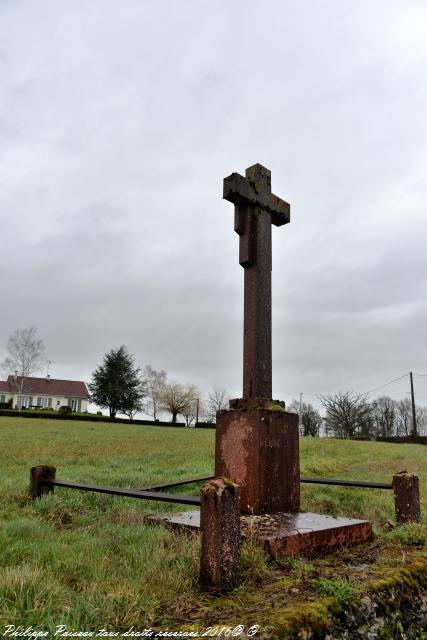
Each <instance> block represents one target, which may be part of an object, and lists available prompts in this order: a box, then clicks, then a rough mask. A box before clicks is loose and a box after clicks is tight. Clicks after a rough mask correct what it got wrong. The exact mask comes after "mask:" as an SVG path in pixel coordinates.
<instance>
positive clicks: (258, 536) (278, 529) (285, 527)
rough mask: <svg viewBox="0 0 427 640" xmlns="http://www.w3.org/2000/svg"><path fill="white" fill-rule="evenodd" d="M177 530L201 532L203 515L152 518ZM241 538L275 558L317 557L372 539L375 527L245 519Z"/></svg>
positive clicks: (341, 521) (291, 518)
mask: <svg viewBox="0 0 427 640" xmlns="http://www.w3.org/2000/svg"><path fill="white" fill-rule="evenodd" d="M150 521H151V522H154V523H156V524H164V525H166V526H169V527H172V528H174V529H179V530H181V531H182V530H186V529H187V528H188V527H189V528H190V530H192V531H197V530H199V528H200V515H199V511H186V512H184V513H179V514H177V513H175V514H168V515H165V516H156V517H154V516H153V517H151V518H150ZM240 522H241V537H242V539H245V538H249V539H251V540H253V539H255V540H257V541H258V542H259V543H260V544H261V545H262V546H263V547H264V548H265V550H266V551H267V552H268V553H270V554H271V555H272V556H276V555H280V556H282V557H286V556H315V555H318V554H321V553H327V552H329V551H333V550H334V549H335V548H337V547H340V546H342V545H344V546H345V545H350V544H353V543H356V542H362V541H364V540H370V539H371V537H372V524H371V523H370V522H368V521H367V520H357V519H354V518H333V517H332V516H323V515H319V514H317V513H275V514H266V515H258V516H249V515H242V516H241V517H240Z"/></svg>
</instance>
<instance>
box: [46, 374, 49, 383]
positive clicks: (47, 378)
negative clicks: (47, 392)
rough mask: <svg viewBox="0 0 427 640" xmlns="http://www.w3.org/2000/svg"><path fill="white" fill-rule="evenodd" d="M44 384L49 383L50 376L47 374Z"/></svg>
mask: <svg viewBox="0 0 427 640" xmlns="http://www.w3.org/2000/svg"><path fill="white" fill-rule="evenodd" d="M46 382H50V375H49V374H47V376H46Z"/></svg>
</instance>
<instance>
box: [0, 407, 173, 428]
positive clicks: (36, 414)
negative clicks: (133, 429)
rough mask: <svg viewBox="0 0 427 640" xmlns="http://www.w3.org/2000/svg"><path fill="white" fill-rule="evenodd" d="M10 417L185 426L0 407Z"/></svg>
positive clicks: (151, 425)
mask: <svg viewBox="0 0 427 640" xmlns="http://www.w3.org/2000/svg"><path fill="white" fill-rule="evenodd" d="M1 416H8V417H11V418H41V419H42V420H81V421H82V422H85V421H86V422H117V423H119V424H142V425H147V426H150V427H185V423H184V422H175V424H174V423H173V422H165V421H160V420H159V421H154V420H129V419H128V418H110V417H109V416H96V415H93V414H88V415H82V414H81V413H79V414H77V413H69V414H63V415H61V414H58V412H57V411H34V410H33V409H24V410H23V411H16V410H13V409H9V410H7V409H0V417H1Z"/></svg>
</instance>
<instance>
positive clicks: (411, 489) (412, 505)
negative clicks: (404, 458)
mask: <svg viewBox="0 0 427 640" xmlns="http://www.w3.org/2000/svg"><path fill="white" fill-rule="evenodd" d="M393 491H394V504H395V510H396V522H397V524H405V523H407V522H420V518H421V513H420V490H419V483H418V476H416V475H414V474H413V473H408V472H407V471H401V472H400V473H396V474H395V475H394V476H393Z"/></svg>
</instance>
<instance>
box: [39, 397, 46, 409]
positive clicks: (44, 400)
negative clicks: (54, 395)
mask: <svg viewBox="0 0 427 640" xmlns="http://www.w3.org/2000/svg"><path fill="white" fill-rule="evenodd" d="M37 406H38V407H42V408H44V407H47V398H37Z"/></svg>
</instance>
